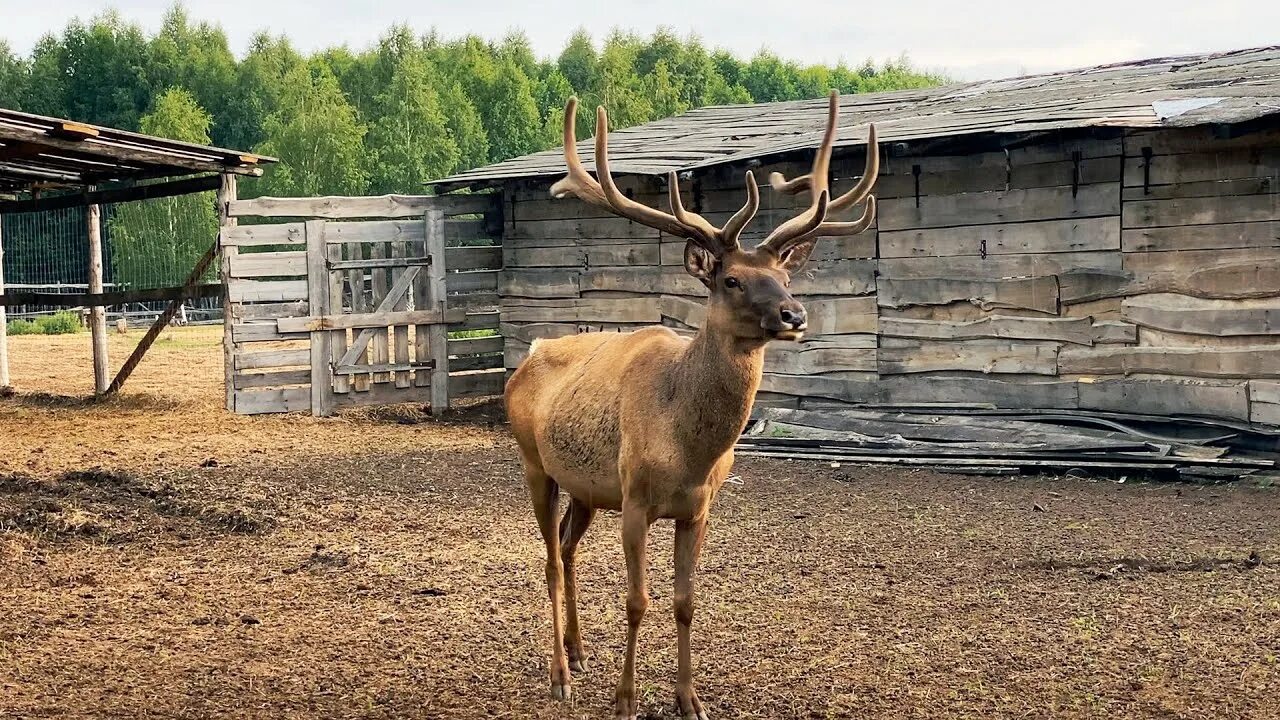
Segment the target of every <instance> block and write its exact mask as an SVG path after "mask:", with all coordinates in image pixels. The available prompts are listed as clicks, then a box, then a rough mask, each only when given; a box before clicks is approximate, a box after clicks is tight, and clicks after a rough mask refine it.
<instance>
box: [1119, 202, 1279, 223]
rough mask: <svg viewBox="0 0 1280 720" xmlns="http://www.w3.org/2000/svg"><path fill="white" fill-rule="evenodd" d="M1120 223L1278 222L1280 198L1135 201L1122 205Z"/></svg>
mask: <svg viewBox="0 0 1280 720" xmlns="http://www.w3.org/2000/svg"><path fill="white" fill-rule="evenodd" d="M1122 219H1123V223H1124V227H1125V228H1148V227H1169V226H1180V225H1215V224H1222V223H1236V222H1256V221H1264V220H1280V195H1233V196H1228V197H1193V198H1174V199H1170V200H1138V201H1135V202H1127V203H1125V204H1124V212H1123V213H1122Z"/></svg>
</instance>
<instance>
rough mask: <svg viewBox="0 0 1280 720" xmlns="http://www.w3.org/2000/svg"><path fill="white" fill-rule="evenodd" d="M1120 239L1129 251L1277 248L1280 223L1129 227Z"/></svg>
mask: <svg viewBox="0 0 1280 720" xmlns="http://www.w3.org/2000/svg"><path fill="white" fill-rule="evenodd" d="M1120 242H1121V248H1122V249H1123V250H1124V251H1125V252H1163V251H1171V250H1216V249H1221V248H1276V247H1280V222H1276V221H1263V222H1240V223H1223V224H1219V225H1184V226H1177V227H1162V228H1142V229H1136V230H1125V231H1124V232H1122V233H1121V237H1120Z"/></svg>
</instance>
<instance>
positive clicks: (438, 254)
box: [422, 208, 449, 417]
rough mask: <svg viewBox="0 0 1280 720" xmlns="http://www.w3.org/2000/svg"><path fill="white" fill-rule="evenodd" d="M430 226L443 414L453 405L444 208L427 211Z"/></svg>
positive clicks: (437, 388) (436, 389)
mask: <svg viewBox="0 0 1280 720" xmlns="http://www.w3.org/2000/svg"><path fill="white" fill-rule="evenodd" d="M426 230H427V254H428V255H429V256H431V264H430V265H429V266H427V272H428V275H429V277H430V281H429V282H428V283H427V287H428V289H429V290H430V302H431V306H430V307H431V309H432V310H438V311H439V312H440V315H441V318H440V320H441V322H438V323H435V324H432V325H431V326H430V327H431V329H430V330H428V335H427V342H428V344H429V348H430V352H431V360H432V361H433V362H434V363H435V366H434V367H432V368H431V414H432V415H433V416H436V417H439V416H440V415H443V414H444V413H445V411H446V410H448V409H449V327H448V326H447V325H445V324H444V312H445V310H446V309H447V302H446V299H445V293H446V289H445V282H444V272H445V267H444V211H443V210H440V209H439V208H432V209H430V210H428V211H427V227H426ZM422 309H424V310H425V309H426V308H422Z"/></svg>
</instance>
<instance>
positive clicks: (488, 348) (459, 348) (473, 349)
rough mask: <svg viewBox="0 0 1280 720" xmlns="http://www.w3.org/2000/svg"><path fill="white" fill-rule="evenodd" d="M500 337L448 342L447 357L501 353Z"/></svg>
mask: <svg viewBox="0 0 1280 720" xmlns="http://www.w3.org/2000/svg"><path fill="white" fill-rule="evenodd" d="M502 344H503V343H502V336H501V335H494V336H493V337H480V338H459V339H457V340H452V339H451V340H449V355H450V356H453V355H488V354H494V353H500V352H502Z"/></svg>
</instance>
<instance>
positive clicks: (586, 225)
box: [503, 217, 661, 243]
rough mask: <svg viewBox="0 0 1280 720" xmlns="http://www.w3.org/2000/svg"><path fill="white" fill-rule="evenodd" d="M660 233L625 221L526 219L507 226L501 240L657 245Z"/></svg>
mask: <svg viewBox="0 0 1280 720" xmlns="http://www.w3.org/2000/svg"><path fill="white" fill-rule="evenodd" d="M660 236H661V233H660V232H659V231H658V230H655V229H654V228H651V227H649V226H647V225H641V224H639V223H635V222H631V221H629V220H626V219H625V218H615V217H609V218H585V219H557V220H525V221H521V222H516V223H514V224H510V225H507V228H506V232H504V233H503V241H504V242H507V241H511V242H515V243H519V242H521V241H522V240H526V239H529V240H536V239H544V238H545V239H557V240H574V239H580V240H592V239H597V238H626V239H629V240H640V239H647V240H649V241H651V242H657V241H658V239H659V237H660Z"/></svg>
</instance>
